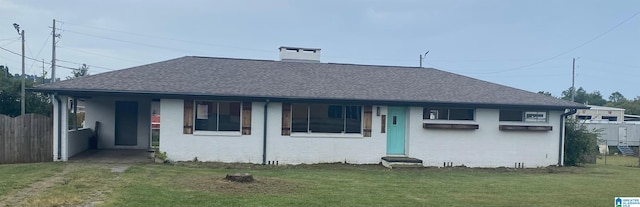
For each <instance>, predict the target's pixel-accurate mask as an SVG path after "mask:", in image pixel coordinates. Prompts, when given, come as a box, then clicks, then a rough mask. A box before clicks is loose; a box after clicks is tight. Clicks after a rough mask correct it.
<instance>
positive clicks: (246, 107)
mask: <svg viewBox="0 0 640 207" xmlns="http://www.w3.org/2000/svg"><path fill="white" fill-rule="evenodd" d="M242 135H251V102H242Z"/></svg>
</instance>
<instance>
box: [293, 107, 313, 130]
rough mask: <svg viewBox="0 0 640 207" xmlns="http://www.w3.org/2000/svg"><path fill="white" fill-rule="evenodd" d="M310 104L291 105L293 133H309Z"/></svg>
mask: <svg viewBox="0 0 640 207" xmlns="http://www.w3.org/2000/svg"><path fill="white" fill-rule="evenodd" d="M308 127H309V104H291V131H292V132H308V131H309V129H308Z"/></svg>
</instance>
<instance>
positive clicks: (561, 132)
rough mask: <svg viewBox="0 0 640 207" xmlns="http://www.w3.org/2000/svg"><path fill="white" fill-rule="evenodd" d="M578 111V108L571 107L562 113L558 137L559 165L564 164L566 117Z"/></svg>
mask: <svg viewBox="0 0 640 207" xmlns="http://www.w3.org/2000/svg"><path fill="white" fill-rule="evenodd" d="M576 112H578V110H576V109H569V111H568V112H566V113H563V114H562V115H560V138H558V146H559V147H558V166H562V157H563V156H562V155H563V154H564V150H562V149H564V146H563V141H564V139H563V138H564V119H565V118H567V117H568V116H571V115H574V114H575V113H576Z"/></svg>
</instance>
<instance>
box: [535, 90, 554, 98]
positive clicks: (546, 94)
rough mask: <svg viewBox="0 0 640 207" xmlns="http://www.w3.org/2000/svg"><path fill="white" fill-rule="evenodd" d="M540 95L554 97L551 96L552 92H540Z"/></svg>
mask: <svg viewBox="0 0 640 207" xmlns="http://www.w3.org/2000/svg"><path fill="white" fill-rule="evenodd" d="M538 93H539V94H542V95H545V96H549V97H553V95H551V92H549V91H538Z"/></svg>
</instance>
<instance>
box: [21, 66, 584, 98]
mask: <svg viewBox="0 0 640 207" xmlns="http://www.w3.org/2000/svg"><path fill="white" fill-rule="evenodd" d="M33 90H35V91H43V92H66V93H71V92H121V93H143V94H144V93H150V94H171V95H211V96H231V97H268V98H289V99H327V100H354V101H382V102H385V101H388V102H412V103H443V104H477V105H510V106H519V105H524V106H539V107H546V108H586V107H585V106H584V105H582V104H577V103H573V102H569V101H565V100H559V99H556V98H552V97H547V96H544V95H541V94H537V93H532V92H528V91H524V90H520V89H515V88H511V87H507V86H503V85H498V84H494V83H490V82H486V81H482V80H478V79H474V78H470V77H465V76H462V75H457V74H453V73H449V72H445V71H441V70H437V69H432V68H415V67H394V66H372V65H352V64H334V63H300V62H282V61H270V60H247V59H229V58H212V57H193V56H189V57H182V58H177V59H172V60H167V61H163V62H157V63H152V64H148V65H142V66H138V67H133V68H128V69H123V70H118V71H112V72H107V73H101V74H97V75H91V76H87V77H82V78H77V79H72V80H66V81H60V82H55V83H50V84H44V85H40V86H38V87H36V88H34V89H33Z"/></svg>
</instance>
